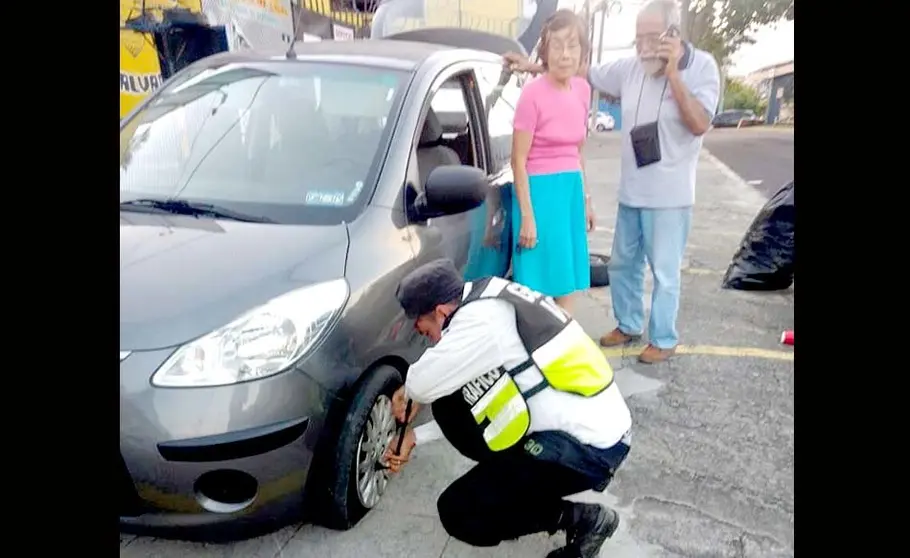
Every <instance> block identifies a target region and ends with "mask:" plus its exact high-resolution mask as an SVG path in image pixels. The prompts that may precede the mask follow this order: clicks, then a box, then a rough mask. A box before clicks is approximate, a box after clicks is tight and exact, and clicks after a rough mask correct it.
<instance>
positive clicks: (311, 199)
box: [306, 192, 344, 207]
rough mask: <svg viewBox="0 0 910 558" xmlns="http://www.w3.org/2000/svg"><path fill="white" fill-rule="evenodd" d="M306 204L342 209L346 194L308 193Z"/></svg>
mask: <svg viewBox="0 0 910 558" xmlns="http://www.w3.org/2000/svg"><path fill="white" fill-rule="evenodd" d="M306 204H307V205H327V206H331V207H341V206H343V205H344V192H307V193H306Z"/></svg>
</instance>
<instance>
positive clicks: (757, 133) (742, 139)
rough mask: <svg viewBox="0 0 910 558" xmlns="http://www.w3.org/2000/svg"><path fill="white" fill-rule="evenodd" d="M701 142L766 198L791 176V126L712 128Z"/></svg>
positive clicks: (791, 178) (790, 178)
mask: <svg viewBox="0 0 910 558" xmlns="http://www.w3.org/2000/svg"><path fill="white" fill-rule="evenodd" d="M704 145H705V148H707V149H708V151H710V152H711V154H713V155H714V156H715V157H717V158H718V159H720V160H721V161H722V162H723V163H724V164H725V165H727V166H728V167H730V168H731V169H733V171H734V172H735V173H736V174H738V175H739V176H741V177H742V178H743V180H745V181H746V182H747V183H748V184H750V185H751V186H754V187H755V188H756V189H757V190H758V191H759V192H761V193H762V194H763V195H764V196H765V197H766V198H767V197H770V196H771V195H772V194H774V192H776V191H777V190H778V188H780V187H781V186H783V185H784V184H786V183H787V182H789V181H791V180H793V128H740V129H736V128H716V129H713V130H711V131H710V132H708V135H707V136H705V144H704Z"/></svg>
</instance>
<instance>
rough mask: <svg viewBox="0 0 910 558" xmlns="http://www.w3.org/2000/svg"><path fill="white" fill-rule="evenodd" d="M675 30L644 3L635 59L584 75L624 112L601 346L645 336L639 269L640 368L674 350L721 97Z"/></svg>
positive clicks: (521, 63)
mask: <svg viewBox="0 0 910 558" xmlns="http://www.w3.org/2000/svg"><path fill="white" fill-rule="evenodd" d="M679 24H680V14H679V8H678V7H677V5H676V2H675V1H673V0H651V1H650V2H648V3H647V4H645V5H644V6H643V7H642V9H641V11H640V12H639V14H638V18H637V21H636V32H635V49H636V52H637V54H636V56H631V57H628V58H623V59H619V60H615V61H612V62H607V63H606V64H603V65H600V66H596V67H592V68H591V69H590V71H589V72H588V79H589V81H590V82H591V85H592V86H593V87H594V88H596V89H598V90H600V91H602V92H603V93H605V94H607V95H609V96H611V97H614V98H619V99H620V102H621V105H622V161H621V163H622V167H621V172H620V179H619V196H618V197H619V208H618V210H617V213H616V227H615V232H614V235H613V253H612V256H611V261H610V286H611V290H612V295H613V314H614V317H615V318H616V323H617V327H616V329H614V330H613V331H611V332H609V333H607V334H606V335H604V336H603V337H601V339H600V343H601V345H604V346H607V347H610V346H615V345H621V344H624V343H628V342H630V341H633V340H636V339H638V338H639V337H641V335H642V334H643V333H644V310H645V309H644V300H643V298H644V268H645V261H646V260H647V262H648V264H649V265H650V267H651V272H652V274H653V278H654V290H653V293H652V294H651V316H650V320H649V323H648V341H649V345H648V346H647V347H646V348H645V349H644V351H642V353H641V355H640V356H639V360H640V361H641V362H644V363H648V364H651V363H655V362H660V361H663V360H666V359H668V358H669V357H670V356H671V355H673V353H674V352H675V350H676V346H677V344H678V342H679V334H678V333H677V330H676V317H677V313H678V311H679V293H680V270H681V267H682V260H683V254H684V252H685V248H686V240H687V237H688V234H689V224H690V221H691V218H692V206H693V205H694V203H695V171H696V167H697V166H698V154H699V151H700V150H701V146H702V136H703V135H704V133H705V132H707V131H708V129H709V128H710V127H711V119H712V118H713V116H714V113H715V110H716V108H717V101H718V96H719V92H720V75H719V72H718V69H717V63H716V62H715V61H714V58H713V57H712V56H711V55H710V54H709V53H707V52H704V51H702V50H699V49H696V48H694V47H693V46H692V45H691V44H689V43H685V42H682V41H680V39H679V38H678V34H679ZM506 62H507V63H508V64H509V65H510V66H511V67H512V69H513V70H519V71H529V72H540V71H542V68H540V67H539V66H538V65H537V64H533V63H531V62H529V61H528V60H526V59H525V58H523V57H521V56H519V55H515V54H509V55H507V56H506Z"/></svg>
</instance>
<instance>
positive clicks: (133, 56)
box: [120, 0, 202, 118]
mask: <svg viewBox="0 0 910 558" xmlns="http://www.w3.org/2000/svg"><path fill="white" fill-rule="evenodd" d="M143 6H144V7H145V13H146V14H147V15H151V16H152V17H153V18H155V19H158V20H160V19H161V10H163V9H169V8H178V7H179V8H185V9H187V10H189V11H191V12H194V13H199V12H201V11H202V0H144V1H143V0H120V118H123V117H124V116H126V115H127V114H128V113H129V112H130V111H131V110H133V108H134V107H135V106H136V105H138V104H139V103H140V102H141V101H142V100H143V99H144V98H146V97H148V95H149V94H150V93H151V92H153V91H154V90H156V89H158V87H160V86H161V81H162V80H161V65H160V63H159V62H158V50H157V49H156V48H155V40H154V38H153V37H152V35H150V34H148V33H139V32H138V31H133V30H130V29H124V28H123V25H124V23H126V21H127V20H130V19H133V18H137V17H139V16H140V15H142V13H143V12H142V9H143Z"/></svg>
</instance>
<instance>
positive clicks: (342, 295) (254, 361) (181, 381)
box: [152, 279, 348, 387]
mask: <svg viewBox="0 0 910 558" xmlns="http://www.w3.org/2000/svg"><path fill="white" fill-rule="evenodd" d="M347 298H348V284H347V281H345V280H344V279H336V280H333V281H328V282H325V283H318V284H316V285H310V286H307V287H303V288H301V289H297V290H294V291H291V292H289V293H286V294H284V295H281V296H279V297H277V298H274V299H272V300H270V301H269V302H267V303H265V304H263V305H262V306H259V307H258V308H255V309H254V310H251V311H250V312H247V313H246V314H244V315H243V316H241V317H239V318H237V319H236V320H234V321H233V322H231V323H229V324H228V325H226V326H224V327H221V328H219V329H217V330H215V331H213V332H212V333H209V334H208V335H205V336H203V337H201V338H199V339H196V340H195V341H192V342H190V343H187V344H186V345H183V346H182V347H180V348H179V349H177V351H176V352H175V353H174V354H173V355H171V357H170V358H168V359H167V361H165V363H164V364H162V365H161V367H160V368H158V371H157V372H155V374H154V375H153V376H152V384H153V385H156V386H161V387H194V386H220V385H229V384H236V383H238V382H243V381H246V380H255V379H259V378H265V377H268V376H272V375H274V374H278V373H279V372H282V371H284V370H286V369H287V368H288V367H289V366H290V365H292V364H293V363H294V362H296V361H297V360H298V359H299V358H300V357H302V356H303V355H304V354H306V352H307V351H308V350H310V348H311V347H312V346H313V344H314V343H315V342H316V341H317V340H318V339H319V338H320V337H321V335H322V333H323V332H324V331H325V330H326V327H327V326H328V325H329V324H330V323H331V322H332V320H333V319H334V317H335V316H336V315H337V314H338V312H339V311H340V310H341V309H342V308H343V307H344V305H345V303H346V302H347Z"/></svg>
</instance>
